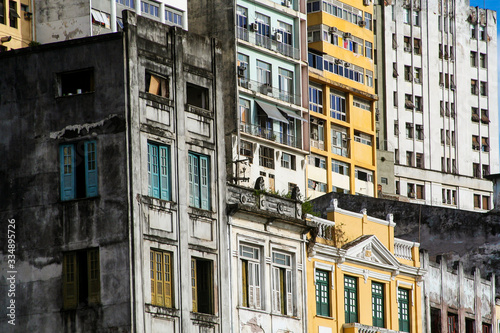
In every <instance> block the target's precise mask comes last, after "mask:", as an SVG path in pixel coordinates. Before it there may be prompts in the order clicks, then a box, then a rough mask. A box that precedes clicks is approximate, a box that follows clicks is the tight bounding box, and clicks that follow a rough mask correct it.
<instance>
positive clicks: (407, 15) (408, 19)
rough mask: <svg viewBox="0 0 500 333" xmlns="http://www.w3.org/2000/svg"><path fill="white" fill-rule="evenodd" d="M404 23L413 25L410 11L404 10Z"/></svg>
mask: <svg viewBox="0 0 500 333" xmlns="http://www.w3.org/2000/svg"><path fill="white" fill-rule="evenodd" d="M403 22H404V23H406V24H410V23H411V16H410V9H408V8H403Z"/></svg>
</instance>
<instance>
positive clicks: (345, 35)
mask: <svg viewBox="0 0 500 333" xmlns="http://www.w3.org/2000/svg"><path fill="white" fill-rule="evenodd" d="M344 38H346V39H349V38H352V34H351V33H350V32H344Z"/></svg>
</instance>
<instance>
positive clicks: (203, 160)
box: [200, 156, 210, 209]
mask: <svg viewBox="0 0 500 333" xmlns="http://www.w3.org/2000/svg"><path fill="white" fill-rule="evenodd" d="M209 172H210V170H209V161H208V156H200V183H201V184H200V188H201V208H202V209H209V208H210V191H209V187H210V179H209Z"/></svg>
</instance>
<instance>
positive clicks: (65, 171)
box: [60, 145, 76, 200]
mask: <svg viewBox="0 0 500 333" xmlns="http://www.w3.org/2000/svg"><path fill="white" fill-rule="evenodd" d="M60 156H61V200H71V199H74V198H75V192H76V191H75V152H74V147H73V145H62V146H61V148H60Z"/></svg>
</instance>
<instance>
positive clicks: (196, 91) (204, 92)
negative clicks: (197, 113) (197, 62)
mask: <svg viewBox="0 0 500 333" xmlns="http://www.w3.org/2000/svg"><path fill="white" fill-rule="evenodd" d="M186 90H187V103H188V104H189V105H192V106H196V107H199V108H202V109H208V89H207V88H203V87H200V86H196V85H194V84H190V83H188V84H187V89H186Z"/></svg>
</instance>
